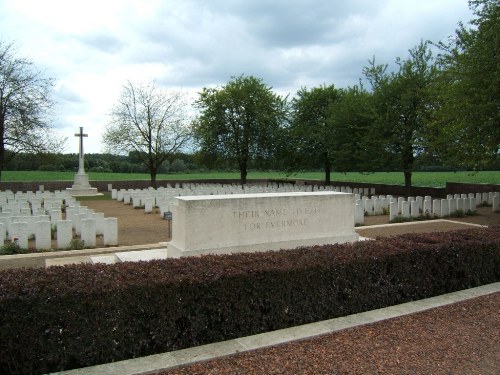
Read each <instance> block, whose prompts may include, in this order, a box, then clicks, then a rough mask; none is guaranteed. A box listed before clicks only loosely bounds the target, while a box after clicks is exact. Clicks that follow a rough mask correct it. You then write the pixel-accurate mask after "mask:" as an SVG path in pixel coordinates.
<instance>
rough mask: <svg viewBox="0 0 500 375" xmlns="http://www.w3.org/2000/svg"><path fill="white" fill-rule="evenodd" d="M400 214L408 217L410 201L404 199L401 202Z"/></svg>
mask: <svg viewBox="0 0 500 375" xmlns="http://www.w3.org/2000/svg"><path fill="white" fill-rule="evenodd" d="M401 216H402V217H404V218H405V219H408V218H410V202H407V201H404V202H402V203H401Z"/></svg>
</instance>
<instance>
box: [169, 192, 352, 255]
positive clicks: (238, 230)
mask: <svg viewBox="0 0 500 375" xmlns="http://www.w3.org/2000/svg"><path fill="white" fill-rule="evenodd" d="M172 232H173V233H172V234H173V237H172V241H171V242H169V243H168V245H167V252H168V257H180V256H190V255H200V254H217V253H236V252H255V251H265V250H279V249H293V248H296V247H299V246H311V245H324V244H331V243H339V242H353V241H357V240H358V239H359V236H358V235H357V234H356V232H355V231H354V195H353V194H348V193H335V192H316V193H304V192H300V193H299V192H295V193H279V194H276V193H267V194H239V195H205V196H185V197H177V199H176V203H175V205H174V207H173V228H172Z"/></svg>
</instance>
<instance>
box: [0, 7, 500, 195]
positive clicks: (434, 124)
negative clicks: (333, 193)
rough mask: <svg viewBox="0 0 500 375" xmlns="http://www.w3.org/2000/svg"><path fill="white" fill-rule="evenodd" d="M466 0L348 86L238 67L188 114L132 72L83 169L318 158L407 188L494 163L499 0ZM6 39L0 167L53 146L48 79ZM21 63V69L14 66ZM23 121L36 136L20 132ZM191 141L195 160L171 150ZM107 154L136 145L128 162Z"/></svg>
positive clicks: (312, 165)
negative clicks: (439, 32)
mask: <svg viewBox="0 0 500 375" xmlns="http://www.w3.org/2000/svg"><path fill="white" fill-rule="evenodd" d="M469 6H470V8H471V9H472V10H473V13H474V17H475V18H474V19H473V20H471V21H470V23H469V25H468V26H466V25H463V24H461V23H459V25H458V28H457V30H456V32H455V35H453V36H451V37H450V38H449V40H448V41H447V42H440V43H433V42H432V41H421V42H420V43H419V44H418V45H416V46H415V47H413V48H411V49H410V50H409V51H408V55H407V56H405V57H398V58H396V60H395V62H396V69H395V70H394V71H388V64H387V63H386V62H383V63H379V62H378V61H377V60H376V58H375V57H373V58H372V59H371V60H369V62H368V64H367V66H365V67H364V68H363V70H362V72H361V74H362V78H360V82H359V84H357V85H354V86H351V87H346V88H337V87H335V85H334V84H324V85H322V86H319V87H312V88H307V87H303V88H301V89H299V90H298V92H297V93H296V94H295V95H294V96H293V97H292V98H291V99H289V97H288V96H281V95H279V94H277V93H276V92H274V90H273V89H272V87H270V86H269V85H267V84H266V83H265V82H263V80H262V79H260V78H258V77H254V76H245V75H240V76H236V77H232V78H231V79H230V81H229V82H227V83H226V84H225V85H222V86H220V87H215V88H203V89H202V90H201V92H200V93H199V95H198V98H197V99H196V100H195V102H194V105H193V108H194V110H195V112H196V114H195V116H190V113H189V111H188V109H189V106H190V103H188V101H187V100H186V97H185V96H184V95H183V94H182V93H180V92H178V91H173V90H168V89H163V88H159V87H157V86H156V85H155V84H154V83H148V84H137V83H133V82H131V81H129V82H127V84H126V85H125V86H124V87H123V89H122V94H121V96H120V98H119V100H118V101H117V103H116V105H115V106H114V107H113V109H112V111H111V116H110V122H109V124H108V125H107V126H106V128H105V132H104V136H103V144H105V145H106V148H107V151H108V152H109V154H110V157H109V160H108V161H106V162H104V161H105V158H100V160H101V162H100V164H97V165H95V166H90V165H89V168H102V169H103V170H104V169H106V170H112V171H115V170H117V169H119V166H120V165H121V166H123V167H124V169H126V168H125V166H126V165H129V166H130V165H142V166H143V167H142V168H144V169H145V170H146V171H147V172H148V173H149V174H150V176H151V184H152V186H156V176H157V174H158V173H162V171H165V169H166V168H167V167H168V168H171V167H172V165H173V164H174V161H175V160H177V164H180V162H181V161H182V162H183V163H184V164H185V165H189V166H193V167H194V168H200V167H207V168H212V169H228V168H229V169H230V168H235V169H237V170H239V172H240V178H241V182H242V183H245V182H246V177H247V174H248V170H250V169H274V170H286V171H288V172H290V173H292V172H295V171H301V170H307V169H318V168H321V169H322V170H324V173H325V177H324V179H325V181H326V182H327V183H329V182H330V179H331V172H332V171H341V172H343V171H360V172H373V171H380V170H392V171H394V170H397V171H401V172H402V173H403V174H404V177H405V185H406V186H407V187H408V188H410V187H411V178H412V173H413V172H414V171H415V170H418V169H419V168H422V166H446V165H453V166H457V167H460V168H466V169H471V170H484V169H493V168H496V167H497V166H498V163H499V161H498V160H499V154H500V126H499V124H500V108H499V106H498V103H499V102H500V73H499V66H500V61H499V56H500V55H499V53H498V52H499V51H498V49H499V44H498V30H499V29H500V21H499V20H500V18H499V13H500V11H499V9H500V7H499V5H498V2H497V1H494V0H471V1H469ZM11 49H12V47H11V46H10V45H7V46H6V47H5V46H2V45H1V44H0V73H1V74H2V77H3V79H2V81H1V82H2V84H3V85H4V86H2V87H0V113H1V115H2V117H0V126H1V127H0V136H1V139H0V146H1V147H3V148H0V171H1V170H3V169H5V168H6V166H7V165H8V163H9V162H10V161H9V160H10V159H9V158H11V159H12V158H13V157H14V156H15V155H16V154H20V153H21V152H31V153H33V152H37V153H42V154H43V153H45V154H47V151H54V150H55V149H57V146H58V144H57V143H56V144H55V143H54V142H52V143H50V142H47V141H46V140H45V139H44V138H43V135H44V134H45V133H44V132H46V131H47V129H49V128H50V127H49V126H48V123H47V122H44V117H43V116H42V115H43V114H45V111H43V109H44V108H48V107H50V105H49V104H50V102H49V101H48V100H47V99H46V96H47V94H46V92H47V90H48V87H49V86H50V81H48V80H44V79H42V78H40V76H39V74H38V73H32V71H31V68H32V66H31V65H30V64H27V63H26V61H24V60H19V59H14V58H13V54H12V51H11ZM9 69H10V70H9ZM16 69H17V70H19V71H20V72H18V73H17V76H19V77H17V76H16V75H15V74H13V73H9V72H11V71H13V72H14V73H15V72H16V71H17V70H16ZM9 74H10V75H9ZM11 76H12V77H17V78H16V79H11ZM22 79H24V81H22ZM20 81H22V82H24V83H23V84H22V85H19V84H18V82H20ZM5 82H7V84H5ZM26 87H35V88H38V89H37V90H33V91H29V90H27V89H25V88H26ZM9 90H10V91H9ZM23 90H24V91H23ZM5 93H7V94H9V93H10V94H9V95H7V96H6V95H5ZM40 93H43V95H40ZM30 128H33V129H34V130H35V133H34V134H38V136H37V137H36V142H35V141H33V140H32V138H33V137H26V139H24V138H23V134H28V133H29V130H30ZM37 132H38V133H37ZM29 134H31V133H29ZM44 140H45V141H44ZM23 142H24V143H23ZM188 149H189V150H191V152H190V154H192V162H189V163H188V162H187V161H186V160H184V159H183V158H177V159H176V158H175V155H181V154H182V155H187V154H186V150H188ZM112 155H122V156H121V157H127V158H128V159H130V155H132V156H133V158H132V159H133V160H134V162H131V161H130V160H128V159H127V160H126V161H125V160H124V159H120V157H118V156H116V158H117V159H113V158H114V156H112ZM12 160H14V159H12ZM90 160H92V158H90ZM111 160H113V161H111ZM89 163H90V161H89ZM50 164H53V163H50ZM61 165H63V166H64V164H61ZM65 168H66V167H65Z"/></svg>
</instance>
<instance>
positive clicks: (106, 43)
mask: <svg viewBox="0 0 500 375" xmlns="http://www.w3.org/2000/svg"><path fill="white" fill-rule="evenodd" d="M79 40H80V42H81V43H83V44H84V45H86V46H88V47H90V48H93V49H96V50H98V51H101V52H105V53H117V52H120V50H122V49H123V48H124V46H125V45H126V43H125V42H124V41H123V40H121V39H120V38H118V37H116V36H115V35H112V34H106V33H104V32H96V33H92V34H89V35H84V36H81V37H79Z"/></svg>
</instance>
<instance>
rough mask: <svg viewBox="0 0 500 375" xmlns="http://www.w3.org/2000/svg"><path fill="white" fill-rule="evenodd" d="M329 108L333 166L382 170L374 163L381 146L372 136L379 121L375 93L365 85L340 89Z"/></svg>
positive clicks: (361, 170) (340, 168)
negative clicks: (374, 99) (364, 86)
mask: <svg viewBox="0 0 500 375" xmlns="http://www.w3.org/2000/svg"><path fill="white" fill-rule="evenodd" d="M338 94H339V98H338V99H337V101H336V102H335V103H334V104H333V105H331V106H330V107H329V114H328V126H329V128H330V129H331V130H330V131H331V137H330V139H331V145H332V154H333V166H334V168H335V169H336V170H337V171H339V172H349V171H360V172H367V171H373V170H377V169H380V166H379V165H376V164H374V163H373V160H374V158H373V155H374V154H376V153H377V152H378V149H379V147H378V145H377V143H376V142H375V140H374V139H373V137H372V136H371V131H372V127H373V124H374V121H375V110H374V106H373V95H372V94H371V93H369V92H368V91H366V90H365V89H364V88H363V86H362V85H359V86H353V87H348V88H346V89H340V90H339V91H338Z"/></svg>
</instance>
